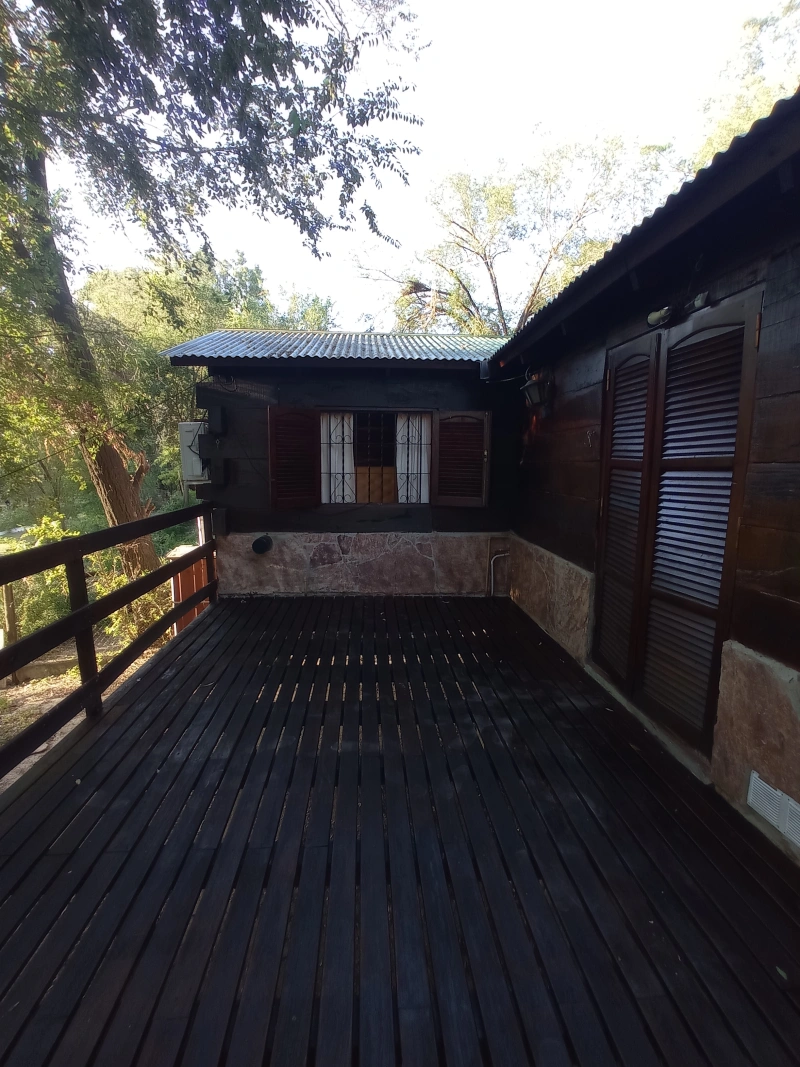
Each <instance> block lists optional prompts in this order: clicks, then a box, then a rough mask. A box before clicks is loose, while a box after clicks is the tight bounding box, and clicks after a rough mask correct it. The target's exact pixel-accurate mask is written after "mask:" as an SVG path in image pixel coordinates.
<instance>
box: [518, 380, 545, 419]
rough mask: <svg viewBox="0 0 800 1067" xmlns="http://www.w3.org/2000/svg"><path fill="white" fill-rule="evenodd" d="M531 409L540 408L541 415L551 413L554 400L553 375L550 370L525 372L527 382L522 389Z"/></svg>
mask: <svg viewBox="0 0 800 1067" xmlns="http://www.w3.org/2000/svg"><path fill="white" fill-rule="evenodd" d="M520 391H521V393H522V394H523V396H524V397H525V403H526V404H527V405H528V407H529V408H530V409H531V410H535V409H536V408H539V409H540V410H539V414H540V415H549V414H550V407H551V404H552V402H553V377H552V375H551V374H550V372H549V371H539V372H538V373H537V374H530V373H529V372H526V374H525V384H524V385H523V386H522V389H521V390H520Z"/></svg>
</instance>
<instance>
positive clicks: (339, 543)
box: [217, 533, 510, 596]
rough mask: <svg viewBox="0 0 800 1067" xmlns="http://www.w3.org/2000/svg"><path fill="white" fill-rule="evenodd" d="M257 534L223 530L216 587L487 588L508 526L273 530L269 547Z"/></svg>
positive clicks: (470, 591)
mask: <svg viewBox="0 0 800 1067" xmlns="http://www.w3.org/2000/svg"><path fill="white" fill-rule="evenodd" d="M255 536H256V535H255V534H228V536H227V537H220V538H219V543H218V549H217V571H218V574H219V591H220V593H221V594H222V595H223V596H225V595H242V594H261V595H269V594H275V593H277V594H281V593H282V594H285V595H295V596H297V595H305V594H314V593H351V594H364V595H368V594H384V595H387V596H388V595H391V594H394V595H397V596H419V595H428V596H432V595H437V594H439V595H447V594H450V595H453V596H456V595H462V596H485V595H487V593H488V590H489V559H490V553H491V554H493V553H495V552H503V551H507V550H508V547H509V540H510V538H509V537H508V535H506V534H487V533H456V534H449V533H425V534H406V533H369V534H365V533H358V534H335V533H275V534H272V535H271V537H272V540H273V548H272V550H271V551H270V552H266V553H264V554H263V555H257V554H256V553H255V552H253V550H252V547H251V546H252V543H253V540H254V538H255ZM508 562H509V561H508V559H499V560H497V562H496V563H495V593H496V595H499V596H507V595H508V567H507V564H508Z"/></svg>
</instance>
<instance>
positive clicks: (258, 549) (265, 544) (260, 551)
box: [253, 534, 272, 556]
mask: <svg viewBox="0 0 800 1067" xmlns="http://www.w3.org/2000/svg"><path fill="white" fill-rule="evenodd" d="M271 548H272V538H271V537H270V536H269V534H263V535H262V536H261V537H257V538H256V539H255V541H253V551H254V552H255V553H256V554H257V555H259V556H263V555H264V553H265V552H269V550H270V549H271Z"/></svg>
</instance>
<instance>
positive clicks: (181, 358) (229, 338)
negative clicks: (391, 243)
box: [163, 330, 502, 363]
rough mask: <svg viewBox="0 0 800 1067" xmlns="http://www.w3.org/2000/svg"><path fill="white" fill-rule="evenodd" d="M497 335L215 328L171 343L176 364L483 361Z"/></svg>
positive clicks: (497, 340) (494, 347)
mask: <svg viewBox="0 0 800 1067" xmlns="http://www.w3.org/2000/svg"><path fill="white" fill-rule="evenodd" d="M501 344H502V338H498V337H464V336H461V335H458V334H439V333H436V334H433V333H338V332H334V331H325V332H312V331H310V330H215V331H214V333H207V334H205V336H203V337H197V338H195V339H194V340H192V341H184V342H183V344H180V345H176V346H175V347H174V348H168V349H167V350H166V352H164V353H163V355H165V356H169V357H170V359H171V360H172V361H173V362H174V363H176V362H181V363H207V362H212V361H213V362H216V361H217V360H222V359H300V358H302V359H399V360H407V359H413V360H453V361H480V360H482V359H488V358H489V356H491V355H492V354H493V353H494V352H495V351H496V350H497V349H498V347H499V346H500V345H501Z"/></svg>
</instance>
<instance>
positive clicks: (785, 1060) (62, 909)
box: [0, 598, 800, 1067]
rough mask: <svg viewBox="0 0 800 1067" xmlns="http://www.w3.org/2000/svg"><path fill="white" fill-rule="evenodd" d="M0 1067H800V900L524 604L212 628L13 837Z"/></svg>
mask: <svg viewBox="0 0 800 1067" xmlns="http://www.w3.org/2000/svg"><path fill="white" fill-rule="evenodd" d="M0 884H1V890H0V900H2V905H1V906H0V944H1V945H2V948H1V949H0V994H1V995H2V1004H1V1005H0V1012H2V1015H1V1017H0V1062H2V1063H4V1064H5V1063H7V1064H14V1065H21V1064H26V1065H44V1064H48V1065H58V1067H84V1065H92V1067H101V1065H102V1067H106V1065H113V1067H126V1065H128V1064H134V1063H135V1064H149V1065H159V1067H171V1065H173V1064H186V1065H189V1067H201V1065H209V1067H210V1065H216V1064H221V1063H225V1064H229V1065H231V1067H249V1065H252V1064H270V1065H271V1067H278V1065H292V1067H298V1065H302V1064H306V1063H308V1064H313V1067H334V1065H342V1067H344V1065H347V1067H357V1065H360V1067H381V1065H383V1064H399V1063H402V1064H404V1065H413V1064H420V1065H431V1064H436V1063H443V1064H444V1063H446V1064H450V1065H456V1064H470V1065H487V1064H509V1065H516V1064H526V1063H536V1064H540V1065H543V1067H568V1065H572V1064H575V1065H580V1067H601V1065H603V1067H604V1065H609V1064H624V1065H627V1067H650V1065H653V1067H655V1065H662V1067H663V1065H664V1064H669V1065H672V1064H674V1065H676V1067H678V1065H680V1067H690V1065H694V1064H697V1065H700V1064H703V1065H706V1067H709V1065H710V1067H738V1065H742V1067H744V1065H752V1064H763V1065H765V1067H767V1065H768V1067H784V1065H787V1067H788V1065H790V1064H793V1065H797V1064H798V1063H800V924H799V923H800V894H799V890H800V878H799V877H798V871H797V870H796V869H795V868H794V867H793V866H792V865H791V864H789V863H788V861H786V860H785V859H784V857H782V856H781V855H780V854H779V853H778V852H776V851H774V850H773V849H772V847H771V846H770V845H768V844H767V843H766V842H765V841H763V840H762V839H761V837H760V835H759V834H758V833H757V832H755V831H754V830H753V829H752V828H751V827H750V826H749V825H748V824H747V823H746V822H744V821H743V820H742V819H741V818H740V817H739V816H738V815H736V814H735V813H734V812H733V811H732V810H731V809H729V808H728V807H727V806H726V805H725V804H724V803H723V802H722V801H720V800H719V799H718V798H717V797H716V796H714V795H713V794H712V793H711V791H710V790H708V789H706V788H704V787H703V786H702V785H700V783H699V782H697V781H696V780H695V779H694V778H692V777H691V776H690V775H689V774H688V772H686V771H684V770H683V768H681V767H680V766H679V765H678V764H676V763H675V762H674V761H673V760H672V759H670V757H669V756H667V755H665V754H664V753H663V752H662V751H661V750H660V748H659V747H658V746H657V745H656V744H655V743H654V742H653V740H652V739H651V738H650V737H649V736H648V735H647V733H646V732H645V731H644V729H643V728H642V727H641V726H639V725H638V724H637V723H636V722H635V721H634V720H632V719H631V718H630V717H629V716H628V715H627V714H626V713H625V712H622V711H621V710H618V709H614V708H612V707H610V705H609V701H608V698H607V696H606V695H605V694H604V693H603V691H602V690H601V689H600V688H599V687H598V686H597V685H595V684H594V683H593V682H592V681H591V680H590V679H589V678H588V677H587V676H586V675H584V674H583V673H582V672H581V671H580V670H578V668H577V667H576V666H575V664H574V663H573V662H572V661H570V660H569V659H567V658H566V657H565V656H564V655H563V654H562V653H561V652H560V651H559V650H558V649H557V647H556V646H555V645H554V644H553V643H552V642H551V641H550V640H549V639H548V638H546V637H545V636H544V634H542V632H541V631H540V630H538V629H537V628H536V627H535V626H534V625H533V624H532V623H531V622H529V621H528V620H527V619H526V618H525V616H523V615H522V613H521V612H519V611H518V610H517V609H516V608H515V607H513V606H512V605H511V604H510V603H509V602H507V601H490V600H459V599H408V600H401V599H397V600H389V599H380V598H376V599H365V600H362V599H350V598H331V599H321V598H320V599H311V598H307V599H275V600H271V599H261V600H249V601H232V600H226V601H221V602H220V603H218V604H216V605H214V606H212V608H210V609H209V610H208V611H206V612H205V613H204V614H203V615H202V616H201V617H200V618H199V619H198V620H197V621H196V622H195V623H193V624H192V625H191V626H190V627H189V628H188V629H187V630H185V631H184V632H183V633H182V634H181V635H180V636H179V637H178V638H176V639H175V640H174V641H172V642H171V643H170V644H169V645H168V646H167V647H166V649H165V650H164V651H163V652H161V653H159V655H158V656H157V657H156V658H155V659H154V660H153V661H152V662H151V663H150V664H149V665H148V666H147V667H146V668H145V669H144V670H143V671H142V672H140V673H139V674H138V675H137V676H136V678H135V679H133V680H132V682H129V683H127V684H126V685H125V686H124V687H123V689H122V690H120V691H119V693H117V694H115V696H114V697H113V698H112V699H111V701H109V711H108V713H107V715H106V716H105V717H104V719H103V720H102V721H101V722H100V723H99V724H96V725H94V726H86V727H81V728H79V729H78V730H77V731H75V732H74V733H73V735H72V736H71V738H70V739H69V740H68V742H67V743H65V744H62V746H61V747H60V748H59V749H58V751H57V752H56V753H55V754H51V755H50V756H48V757H46V759H45V761H43V762H42V764H40V765H39V766H38V767H36V768H34V770H33V772H31V773H29V774H28V776H27V777H26V778H25V779H24V780H23V782H22V783H21V787H20V785H19V784H18V786H17V787H14V789H13V790H12V794H11V795H10V796H9V797H8V798H7V799H6V805H5V809H4V810H3V811H2V813H0Z"/></svg>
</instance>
